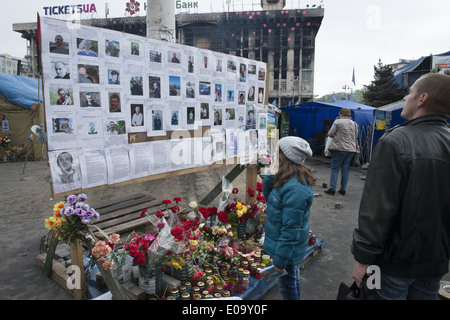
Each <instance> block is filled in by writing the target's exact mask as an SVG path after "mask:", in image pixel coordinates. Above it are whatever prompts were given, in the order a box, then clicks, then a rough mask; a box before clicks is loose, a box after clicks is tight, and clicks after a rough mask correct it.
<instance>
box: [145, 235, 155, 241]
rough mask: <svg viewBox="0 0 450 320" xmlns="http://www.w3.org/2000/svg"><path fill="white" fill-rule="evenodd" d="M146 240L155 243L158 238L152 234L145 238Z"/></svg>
mask: <svg viewBox="0 0 450 320" xmlns="http://www.w3.org/2000/svg"><path fill="white" fill-rule="evenodd" d="M144 239H145V240H147V241H150V242H153V241H155V239H156V236H155V235H154V234H152V233H148V234H146V235H145V236H144Z"/></svg>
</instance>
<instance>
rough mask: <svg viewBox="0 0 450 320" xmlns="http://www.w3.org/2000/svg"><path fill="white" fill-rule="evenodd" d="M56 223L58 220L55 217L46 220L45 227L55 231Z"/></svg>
mask: <svg viewBox="0 0 450 320" xmlns="http://www.w3.org/2000/svg"><path fill="white" fill-rule="evenodd" d="M55 223H56V218H55V217H50V218H48V219H45V227H46V228H47V229H50V230H51V229H53V228H54V226H55Z"/></svg>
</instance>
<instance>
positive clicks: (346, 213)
mask: <svg viewBox="0 0 450 320" xmlns="http://www.w3.org/2000/svg"><path fill="white" fill-rule="evenodd" d="M307 165H309V166H311V167H312V168H313V170H314V172H315V175H316V178H317V183H316V186H315V188H314V189H315V193H316V194H317V196H316V197H315V198H314V204H313V209H312V213H311V219H310V221H311V229H312V231H313V232H314V233H315V234H316V235H317V236H318V237H319V238H323V239H324V241H325V247H324V249H323V250H322V252H321V253H320V254H319V255H317V256H316V257H315V259H313V260H312V261H311V262H309V263H308V264H307V265H306V266H305V268H304V269H303V270H302V271H301V285H302V293H301V295H302V297H301V298H302V300H335V298H336V294H337V289H338V287H339V283H340V282H341V281H347V282H351V281H352V279H351V272H352V269H353V263H354V261H353V257H352V255H351V254H350V242H351V237H352V231H353V229H354V228H355V227H356V225H357V212H358V207H359V202H360V199H361V192H362V188H363V185H364V179H363V178H364V177H365V174H366V171H364V170H362V169H356V168H352V169H351V171H350V182H349V186H348V191H347V195H345V196H342V195H340V194H336V195H335V196H330V195H327V194H324V193H323V191H324V190H325V189H324V188H323V187H322V184H323V183H327V184H329V163H327V161H326V160H324V159H322V158H315V159H312V160H310V161H308V162H307ZM231 168H232V167H229V168H223V169H216V170H210V171H204V172H200V173H196V174H189V175H184V176H177V177H172V178H169V179H164V180H158V181H149V182H144V183H139V184H134V185H128V186H121V187H112V188H106V189H102V190H94V191H89V192H87V196H88V203H90V204H94V203H99V202H102V201H105V200H108V199H112V198H114V197H116V196H118V195H121V196H123V195H125V194H132V193H135V192H148V193H149V194H152V195H154V196H155V197H156V198H157V199H162V198H169V197H175V196H180V197H181V198H182V199H183V200H186V201H191V200H197V201H200V200H201V199H202V198H203V197H204V196H205V195H206V194H207V193H208V192H209V191H210V190H211V189H212V188H213V187H214V186H215V185H216V183H218V182H219V181H221V177H222V176H223V175H226V174H227V173H228V171H229V170H231ZM23 169H24V163H23V162H16V163H0V177H1V178H0V187H1V188H0V190H1V192H0V203H1V206H0V258H1V261H2V263H1V264H0V284H1V285H0V299H2V300H15V299H23V300H41V299H45V300H47V299H52V300H58V299H59V300H72V297H71V296H70V295H69V294H68V293H67V292H66V291H65V290H64V289H62V288H61V287H60V286H59V285H57V284H56V283H55V282H54V281H53V280H51V279H49V278H46V277H44V276H43V275H42V273H41V270H40V269H39V268H38V267H37V266H36V263H35V257H36V256H37V255H38V254H39V251H40V240H41V237H42V236H44V235H46V229H45V228H44V219H45V218H47V217H48V216H50V215H51V214H52V208H53V205H54V203H55V202H57V201H60V200H62V198H57V199H53V198H52V196H51V190H50V184H49V180H50V173H49V170H48V167H47V163H46V162H39V161H37V162H28V163H27V165H26V168H25V173H23V171H24V170H23ZM233 185H234V186H236V187H238V188H240V190H244V187H245V173H243V174H241V176H239V177H238V178H237V179H236V180H235V181H234V182H233ZM337 202H338V203H341V204H342V206H343V207H342V208H341V209H335V204H336V203H337ZM444 279H446V280H449V279H450V277H449V274H447V275H446V278H444ZM278 299H281V296H280V294H279V292H278V288H277V287H274V288H273V289H272V290H270V291H269V292H267V293H266V295H265V296H264V297H263V298H262V300H278Z"/></svg>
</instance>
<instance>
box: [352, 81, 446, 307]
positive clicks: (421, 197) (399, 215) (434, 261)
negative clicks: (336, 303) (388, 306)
mask: <svg viewBox="0 0 450 320" xmlns="http://www.w3.org/2000/svg"><path fill="white" fill-rule="evenodd" d="M448 88H450V76H447V75H443V74H426V75H423V76H422V77H420V78H419V79H418V80H417V81H416V82H415V83H414V84H413V85H412V86H411V88H410V92H409V94H408V95H406V96H405V98H404V99H403V101H404V106H403V110H402V113H401V116H402V118H404V119H405V120H406V122H405V123H403V124H401V125H399V126H396V127H394V128H392V129H391V130H389V131H388V132H386V133H385V134H384V136H383V137H382V138H381V139H380V140H379V141H378V143H377V145H376V147H375V150H374V153H373V155H372V159H371V162H370V167H369V169H368V172H367V177H366V182H365V186H364V189H363V194H362V198H361V204H360V208H359V217H358V227H357V228H356V229H355V230H354V232H353V241H352V245H351V252H352V254H353V257H354V259H355V261H356V262H355V265H354V269H353V273H352V277H353V278H354V279H355V281H356V283H357V284H358V285H359V286H360V285H361V284H362V279H363V277H364V275H365V274H366V273H367V272H368V271H367V269H368V267H369V266H370V265H376V266H378V268H379V278H380V281H379V283H380V286H379V288H375V289H374V291H375V293H374V295H375V296H376V297H377V298H379V299H420V300H425V299H437V295H438V291H439V288H440V280H441V279H442V277H443V275H445V274H446V273H447V272H448V271H449V259H450V197H449V193H448V190H449V181H450V128H449V127H448V126H447V119H448V118H449V117H450V90H448ZM372 269H373V268H371V270H372Z"/></svg>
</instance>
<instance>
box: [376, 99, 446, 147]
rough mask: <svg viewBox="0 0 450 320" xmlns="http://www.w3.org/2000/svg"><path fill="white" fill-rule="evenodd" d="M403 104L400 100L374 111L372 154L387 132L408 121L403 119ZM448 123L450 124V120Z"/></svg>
mask: <svg viewBox="0 0 450 320" xmlns="http://www.w3.org/2000/svg"><path fill="white" fill-rule="evenodd" d="M403 104H404V102H403V100H400V101H397V102H393V103H390V104H387V105H385V106H382V107H379V108H378V109H375V110H374V120H373V134H372V146H371V154H372V152H373V150H374V149H375V146H376V145H377V142H378V140H380V138H381V137H382V136H383V134H385V132H386V131H388V130H389V129H391V128H393V127H395V126H398V125H400V124H402V123H404V122H405V121H406V120H405V119H403V118H402V117H401V113H402V110H403ZM447 122H449V123H450V119H448V120H447Z"/></svg>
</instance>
